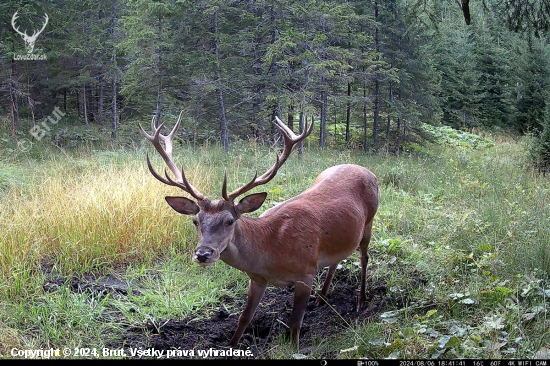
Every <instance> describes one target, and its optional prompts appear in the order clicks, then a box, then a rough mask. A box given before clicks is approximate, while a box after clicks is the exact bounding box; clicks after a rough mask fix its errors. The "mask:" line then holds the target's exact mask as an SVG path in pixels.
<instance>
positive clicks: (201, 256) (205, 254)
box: [195, 248, 213, 263]
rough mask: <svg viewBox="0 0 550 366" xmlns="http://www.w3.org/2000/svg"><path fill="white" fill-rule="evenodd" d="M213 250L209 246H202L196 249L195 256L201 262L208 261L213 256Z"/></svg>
mask: <svg viewBox="0 0 550 366" xmlns="http://www.w3.org/2000/svg"><path fill="white" fill-rule="evenodd" d="M212 253H213V250H212V249H208V248H200V249H197V250H196V251H195V256H196V257H197V260H198V261H199V262H201V263H204V262H206V261H207V260H208V259H209V258H210V257H212Z"/></svg>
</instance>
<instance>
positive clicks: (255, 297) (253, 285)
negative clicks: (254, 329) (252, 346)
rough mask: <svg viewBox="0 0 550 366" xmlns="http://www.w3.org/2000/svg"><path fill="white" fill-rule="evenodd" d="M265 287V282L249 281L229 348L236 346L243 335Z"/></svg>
mask: <svg viewBox="0 0 550 366" xmlns="http://www.w3.org/2000/svg"><path fill="white" fill-rule="evenodd" d="M266 287H267V281H265V282H256V281H253V280H250V282H249V283H248V299H247V300H246V306H245V307H244V310H243V312H242V314H241V316H240V317H239V325H238V326H237V330H236V331H235V334H234V335H233V338H231V341H230V342H229V345H230V346H236V345H237V344H238V343H239V341H240V340H241V337H242V335H243V333H244V330H245V329H246V327H247V326H248V324H250V321H251V320H252V318H253V317H254V313H255V312H256V309H257V308H258V304H259V303H260V300H261V299H262V297H263V296H264V292H265V288H266Z"/></svg>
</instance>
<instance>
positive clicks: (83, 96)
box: [82, 84, 90, 125]
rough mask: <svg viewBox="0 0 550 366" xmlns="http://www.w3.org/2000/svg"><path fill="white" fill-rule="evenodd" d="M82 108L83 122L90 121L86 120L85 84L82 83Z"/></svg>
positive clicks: (86, 100)
mask: <svg viewBox="0 0 550 366" xmlns="http://www.w3.org/2000/svg"><path fill="white" fill-rule="evenodd" d="M82 109H83V113H84V124H85V125H87V124H88V123H90V121H89V120H88V98H86V84H84V85H82Z"/></svg>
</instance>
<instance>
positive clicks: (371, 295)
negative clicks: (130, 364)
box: [44, 268, 424, 358]
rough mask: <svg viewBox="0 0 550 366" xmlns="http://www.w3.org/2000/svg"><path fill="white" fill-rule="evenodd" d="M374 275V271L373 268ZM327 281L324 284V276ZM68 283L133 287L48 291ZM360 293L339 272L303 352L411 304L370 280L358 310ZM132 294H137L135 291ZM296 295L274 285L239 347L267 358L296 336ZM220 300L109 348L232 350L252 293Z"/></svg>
mask: <svg viewBox="0 0 550 366" xmlns="http://www.w3.org/2000/svg"><path fill="white" fill-rule="evenodd" d="M368 272H371V269H369V271H368ZM368 274H369V275H370V273H368ZM369 277H370V276H369ZM322 280H324V274H323V277H322ZM415 282H416V281H415ZM417 282H418V285H421V284H422V283H423V282H424V281H423V279H422V278H420V277H419V278H418V279H417ZM67 283H69V286H70V288H71V290H72V291H75V292H94V293H100V294H101V293H102V294H107V293H115V294H118V295H119V296H126V295H127V286H126V285H125V284H124V283H123V282H122V281H120V280H118V279H117V278H115V277H112V276H108V277H104V278H100V279H97V278H96V279H94V278H92V277H89V278H88V277H81V278H79V279H77V278H73V279H72V280H71V281H66V280H65V279H61V278H58V279H51V280H48V281H46V283H45V284H44V289H45V290H46V291H55V290H56V289H57V288H58V287H59V286H63V285H66V284H67ZM358 289H359V276H358V275H357V274H351V273H350V272H349V271H348V270H347V269H345V268H342V269H340V270H337V271H336V274H335V276H334V279H333V282H332V285H331V288H330V290H329V293H328V299H327V301H328V303H329V304H330V306H329V305H327V304H324V305H321V306H315V304H314V301H313V300H311V301H310V302H309V304H308V306H307V310H306V313H305V316H304V321H303V324H302V328H301V334H300V353H302V354H306V355H307V354H309V353H311V352H312V350H313V348H312V347H317V345H319V344H320V343H322V342H320V340H323V339H327V338H329V337H334V336H335V335H337V334H338V333H341V332H344V331H345V330H346V328H349V327H350V325H353V324H356V323H357V322H363V321H369V320H374V319H375V318H376V317H377V316H379V315H380V313H381V312H383V311H388V310H396V309H399V308H402V307H404V306H405V304H406V303H407V302H408V300H409V299H408V295H407V294H406V293H398V294H396V293H393V292H391V291H388V289H387V287H386V285H385V284H384V283H374V282H373V281H372V280H370V279H369V280H368V281H367V291H366V292H367V301H366V303H365V304H364V305H363V307H362V309H361V310H360V311H359V312H357V311H356V310H355V308H356V301H357V293H358ZM132 291H133V294H136V292H135V290H132ZM138 294H139V293H138ZM293 295H294V292H293V288H292V287H283V288H275V287H272V286H270V287H268V289H267V290H266V293H265V295H264V297H263V299H262V301H261V302H260V305H259V306H258V309H257V310H256V314H255V316H254V319H253V320H252V322H251V323H250V325H249V326H248V328H247V330H246V331H245V334H244V335H243V337H242V339H241V343H240V345H239V348H240V349H247V348H250V350H252V352H253V354H254V356H255V358H261V357H262V355H263V357H266V352H267V351H268V350H269V349H270V348H271V347H272V345H271V344H272V341H273V339H274V338H275V337H277V336H279V335H281V334H284V335H286V336H287V337H288V338H289V337H290V336H289V333H290V332H289V330H288V328H287V326H286V324H287V323H288V319H289V316H290V312H291V310H292V304H293ZM220 302H221V303H223V304H224V305H225V307H224V306H222V304H220V307H219V310H218V311H217V312H215V314H214V315H213V316H212V317H210V318H209V319H205V318H198V317H197V315H192V316H189V317H187V318H185V319H183V320H173V319H164V320H162V321H160V322H157V324H156V325H155V324H153V323H151V322H150V323H147V324H144V325H140V326H129V327H127V329H126V334H125V337H124V338H123V339H120V340H117V341H116V343H113V344H109V347H111V348H113V349H114V348H117V349H119V348H125V349H129V348H143V349H147V348H155V349H157V350H169V349H180V350H191V349H194V350H199V349H203V350H204V349H209V348H214V349H224V348H225V349H227V347H228V343H229V340H230V339H231V337H232V335H233V332H234V331H235V329H236V328H237V320H238V317H239V315H240V310H242V309H243V308H244V304H245V302H246V293H242V294H236V297H233V298H232V297H229V296H223V297H222V298H221V299H220ZM225 308H229V309H238V310H235V313H234V314H229V313H228V312H227V311H226V310H225ZM121 322H122V319H121ZM122 323H123V322H122ZM158 323H160V324H163V325H162V326H161V327H160V329H158V328H157V327H158ZM316 351H317V352H316V353H317V354H318V353H319V351H321V353H322V354H323V357H326V358H334V357H335V356H336V355H337V352H338V351H328V350H325V351H323V350H316Z"/></svg>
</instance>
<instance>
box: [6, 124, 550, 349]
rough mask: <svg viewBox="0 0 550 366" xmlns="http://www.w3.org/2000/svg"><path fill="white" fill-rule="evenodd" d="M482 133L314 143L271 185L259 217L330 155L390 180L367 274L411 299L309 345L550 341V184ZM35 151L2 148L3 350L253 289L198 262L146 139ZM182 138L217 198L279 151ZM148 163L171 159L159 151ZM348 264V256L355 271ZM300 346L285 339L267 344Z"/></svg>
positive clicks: (189, 168)
mask: <svg viewBox="0 0 550 366" xmlns="http://www.w3.org/2000/svg"><path fill="white" fill-rule="evenodd" d="M461 136H462V135H461ZM466 137H468V138H470V136H466ZM483 146H485V147H483V148H480V149H475V148H472V147H471V146H468V147H465V146H452V147H450V146H436V145H430V146H429V147H428V148H422V149H420V150H419V151H420V152H418V153H416V154H413V155H409V156H402V157H395V156H382V155H366V154H363V153H360V152H350V151H318V150H316V149H313V148H306V151H305V154H304V156H303V157H302V158H299V157H298V156H293V157H292V158H291V159H290V160H289V161H288V162H287V163H286V164H285V166H283V168H281V170H280V172H279V173H278V174H277V176H276V178H275V179H274V180H273V181H272V182H271V183H269V184H268V185H267V186H265V188H262V189H266V190H268V191H269V196H268V200H267V202H266V203H265V204H264V206H263V207H262V209H261V210H259V212H258V213H256V214H260V213H261V212H262V211H263V210H265V209H268V208H269V207H272V206H273V205H275V204H276V203H277V202H282V201H283V200H285V199H288V198H290V197H293V196H294V195H296V194H298V193H300V192H301V191H303V190H304V189H306V188H307V187H309V186H310V185H311V183H312V182H313V180H314V179H315V177H316V176H317V175H318V174H319V173H320V172H321V171H322V170H323V169H325V168H327V167H329V166H332V165H334V164H339V163H356V164H360V165H363V166H366V167H368V168H369V169H371V170H372V171H373V172H374V173H375V174H376V175H377V176H378V179H379V182H380V185H381V200H380V208H379V212H378V214H377V217H376V220H375V224H374V236H373V240H372V244H371V249H370V251H371V256H370V257H371V260H370V263H369V265H370V266H372V268H374V272H373V274H372V281H376V282H383V283H385V284H386V286H387V287H388V288H390V289H391V291H393V292H395V293H402V294H404V295H403V296H404V297H405V300H406V301H405V302H406V306H405V307H404V308H402V309H399V310H398V311H397V313H395V314H390V315H388V316H387V317H385V318H382V317H380V316H377V317H376V319H375V320H373V321H371V322H368V323H357V324H352V328H351V329H349V328H348V329H349V330H348V331H347V332H345V333H344V335H342V334H339V335H335V337H334V339H328V340H327V339H322V340H318V347H313V348H312V350H311V353H310V354H309V355H308V356H309V357H320V356H321V355H322V354H324V353H325V352H328V351H337V352H338V354H339V357H342V358H354V357H369V358H385V357H401V358H425V357H441V358H446V357H480V358H509V357H532V356H533V355H534V354H535V353H536V352H537V351H539V350H541V349H542V348H543V347H544V346H546V347H547V345H548V344H549V343H550V334H549V331H548V329H550V327H549V321H548V312H547V310H548V303H549V301H548V296H550V291H549V290H548V286H549V282H548V274H549V273H550V247H549V245H550V229H549V228H550V183H549V181H548V179H546V178H543V177H540V176H533V175H532V174H531V172H530V171H529V170H526V169H524V167H523V165H522V164H523V163H522V162H523V161H524V158H525V152H524V151H523V149H522V148H521V145H519V144H516V143H514V142H506V141H504V142H500V143H497V144H496V145H494V146H492V145H491V144H485V145H483ZM34 148H35V149H36V150H37V151H35V150H31V151H30V152H28V153H21V152H18V151H16V149H13V151H12V153H7V152H6V151H7V150H4V152H2V153H0V198H1V201H0V228H1V230H0V355H4V356H5V357H9V350H10V349H11V348H13V347H19V348H25V349H27V348H49V347H54V348H56V347H59V348H63V347H77V346H80V347H98V348H100V347H103V346H105V345H106V344H108V343H109V342H111V341H113V340H116V339H117V337H121V336H122V335H123V334H124V332H126V330H127V328H128V326H139V325H143V324H144V323H145V322H152V323H153V324H157V325H158V326H162V321H163V320H165V319H182V318H184V317H186V316H188V315H190V314H197V315H198V316H204V315H207V314H209V313H211V312H212V311H213V310H214V309H218V308H219V306H220V304H219V303H217V301H218V299H219V298H220V296H223V295H225V294H227V295H235V294H239V295H244V294H245V293H246V287H247V279H246V276H245V275H244V274H242V273H241V272H239V271H237V270H235V269H233V268H231V267H229V266H227V265H225V264H223V263H219V264H217V265H216V266H213V267H209V268H206V269H203V268H200V267H198V266H196V265H194V264H193V263H192V261H191V253H192V249H193V247H194V245H195V244H196V233H195V231H194V228H193V226H192V224H191V223H190V220H189V219H188V218H186V217H182V216H178V215H177V214H176V213H174V212H173V211H172V210H171V209H170V208H169V207H168V205H166V203H165V202H164V199H163V197H164V196H165V195H173V194H179V192H178V190H177V189H175V188H173V187H167V186H164V185H162V184H161V183H160V182H158V181H156V180H155V179H154V178H153V177H151V175H150V174H149V172H148V171H147V168H146V164H145V158H144V156H145V151H146V148H145V147H144V145H142V146H137V145H134V146H133V149H126V150H120V149H113V148H112V147H111V148H109V146H104V147H102V148H101V149H98V148H97V147H95V148H92V147H90V146H82V147H81V148H78V149H66V150H60V149H58V148H52V147H50V146H48V145H43V146H38V145H37V146H35V147H33V149H34ZM175 150H176V151H175V160H176V161H178V162H180V163H184V165H185V168H186V175H187V176H188V177H189V179H190V181H191V182H192V183H193V184H194V185H196V186H197V187H199V189H200V190H201V191H203V193H205V194H206V195H208V196H210V197H216V198H218V197H219V196H220V192H221V178H222V176H223V170H224V168H225V167H227V171H228V182H229V189H231V188H232V187H236V186H238V185H239V184H243V183H245V182H247V181H248V180H249V179H250V178H251V177H252V176H253V175H254V172H255V170H256V169H257V170H258V171H259V172H262V171H263V170H265V169H266V168H268V167H269V166H270V165H271V164H272V162H273V161H274V150H269V149H267V148H266V147H263V146H260V145H255V144H252V143H250V144H248V143H246V144H245V143H240V144H236V146H235V147H234V150H233V152H232V153H230V154H225V153H223V151H221V150H220V149H219V148H218V147H216V146H210V147H202V148H198V149H191V148H189V147H185V146H178V147H176V149H175ZM154 165H155V166H156V167H158V170H159V171H162V169H164V168H163V165H162V164H161V160H160V159H157V158H156V157H155V159H154ZM257 190H258V191H260V188H258V189H257ZM353 261H354V259H352V260H349V261H348V262H346V263H344V265H346V266H347V267H348V268H349V269H350V270H351V271H352V275H357V274H358V272H357V271H358V268H357V267H356V266H354V265H351V264H350V263H352V262H353ZM413 272H414V274H415V275H414V276H412V275H411V273H413ZM107 274H115V275H116V276H117V278H120V279H123V281H125V282H126V283H127V284H128V287H129V288H130V289H131V290H134V289H135V290H136V292H135V293H134V292H133V291H129V292H130V293H129V295H128V296H118V295H116V294H109V295H107V296H99V295H97V294H95V295H94V294H91V293H89V292H83V293H73V292H70V291H69V290H68V287H67V286H60V287H59V289H58V290H57V291H53V292H46V291H45V290H44V288H43V285H44V281H45V279H46V278H51V277H52V276H59V277H68V278H70V277H71V276H81V275H95V276H99V275H107ZM417 277H421V278H422V279H423V280H424V282H422V283H420V282H418V281H417V280H415V278H417ZM329 296H330V293H329ZM350 301H352V300H351V299H350ZM228 310H229V311H230V312H240V309H228ZM394 310H397V309H391V308H387V309H384V311H385V312H389V311H394ZM115 319H118V320H115ZM120 319H123V320H122V321H120ZM388 319H391V321H388ZM106 334H107V336H105V335H106ZM341 350H343V352H340V351H341ZM295 352H296V350H295V349H293V348H292V347H291V346H290V345H289V344H288V341H287V340H285V339H283V338H281V339H277V340H275V342H274V347H273V348H272V349H271V350H267V351H266V353H265V354H263V355H261V357H264V358H289V357H292V354H294V353H295Z"/></svg>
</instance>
